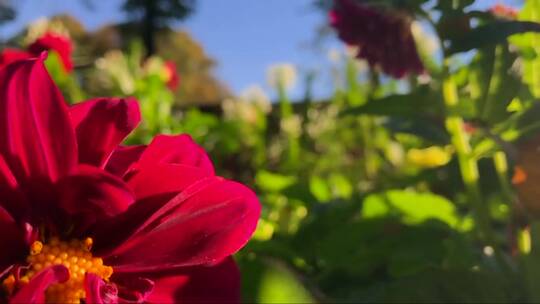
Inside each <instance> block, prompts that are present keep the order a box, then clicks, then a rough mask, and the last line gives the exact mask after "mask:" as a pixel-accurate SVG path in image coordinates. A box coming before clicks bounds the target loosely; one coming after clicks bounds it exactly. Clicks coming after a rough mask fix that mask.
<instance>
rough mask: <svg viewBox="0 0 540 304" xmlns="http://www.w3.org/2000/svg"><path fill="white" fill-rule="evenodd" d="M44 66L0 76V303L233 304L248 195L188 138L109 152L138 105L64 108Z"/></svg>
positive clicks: (252, 205)
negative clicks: (236, 256) (234, 256)
mask: <svg viewBox="0 0 540 304" xmlns="http://www.w3.org/2000/svg"><path fill="white" fill-rule="evenodd" d="M43 57H44V56H41V58H37V59H26V60H20V61H16V62H13V63H11V64H9V65H7V66H5V67H3V68H1V69H0V95H1V96H0V115H1V116H2V117H1V119H0V196H1V197H2V199H0V248H2V250H0V302H2V303H5V302H11V303H34V302H38V303H41V302H44V301H47V302H73V301H75V302H79V301H81V300H82V301H84V302H86V303H117V302H125V301H133V302H143V301H147V302H154V303H157V302H160V303H163V302H189V303H192V302H205V301H206V302H208V301H214V302H220V303H227V302H238V301H239V284H240V283H239V280H240V277H239V273H238V269H237V268H236V265H235V263H234V261H233V260H232V259H231V257H230V256H231V254H233V253H234V252H236V251H237V250H239V249H240V248H241V247H243V246H244V245H245V244H246V242H247V241H248V240H249V238H250V237H251V235H252V233H253V231H254V229H255V226H256V223H257V221H258V217H259V213H260V205H259V202H258V200H257V197H256V196H255V194H254V193H253V192H252V191H251V190H249V189H248V188H247V187H245V186H243V185H242V184H239V183H236V182H233V181H229V180H226V179H224V178H221V177H218V176H215V174H214V168H213V165H212V163H211V161H210V160H209V158H208V156H207V155H206V153H205V152H204V150H203V149H202V148H201V147H199V146H198V145H197V144H195V143H194V141H193V140H192V139H191V137H189V136H188V135H179V136H166V135H160V136H157V137H156V138H154V140H153V141H152V142H151V143H150V144H149V145H147V146H129V147H128V146H119V144H120V143H121V142H122V140H123V139H124V138H125V137H126V136H127V135H128V134H129V133H130V132H131V131H132V130H133V129H134V128H135V127H136V126H137V124H138V123H139V120H140V112H139V107H138V104H137V102H136V101H135V100H134V99H130V98H128V99H118V98H98V99H92V100H89V101H85V102H82V103H79V104H76V105H74V106H72V107H71V108H68V107H67V106H66V104H65V102H64V100H63V98H62V95H61V93H60V91H59V90H58V88H57V87H56V85H55V84H54V83H53V82H52V80H51V78H50V76H49V75H48V73H47V71H46V69H45V67H44V64H43V60H44V58H43Z"/></svg>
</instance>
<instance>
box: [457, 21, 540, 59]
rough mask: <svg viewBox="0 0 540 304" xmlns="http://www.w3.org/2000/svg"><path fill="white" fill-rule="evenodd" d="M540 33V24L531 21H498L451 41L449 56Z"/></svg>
mask: <svg viewBox="0 0 540 304" xmlns="http://www.w3.org/2000/svg"><path fill="white" fill-rule="evenodd" d="M527 32H540V24H539V23H536V22H530V21H496V22H493V23H489V24H486V25H481V26H478V27H476V28H474V29H471V30H470V31H469V32H467V33H465V34H464V35H461V36H460V37H459V38H456V39H454V40H453V41H451V44H450V48H449V50H448V53H449V54H455V53H460V52H467V51H470V50H472V49H477V48H481V47H485V46H489V45H494V44H499V43H503V42H505V41H506V39H507V38H508V37H510V36H512V35H515V34H521V33H527Z"/></svg>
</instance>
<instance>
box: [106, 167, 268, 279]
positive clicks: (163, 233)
mask: <svg viewBox="0 0 540 304" xmlns="http://www.w3.org/2000/svg"><path fill="white" fill-rule="evenodd" d="M135 205H137V204H135ZM142 209H143V210H144V208H142ZM259 214H260V205H259V202H258V200H257V197H256V196H255V194H254V193H253V192H252V191H251V190H249V189H248V188H246V187H245V186H243V185H241V184H238V183H236V182H232V181H228V180H224V179H222V178H218V177H212V178H207V179H205V180H202V181H200V182H198V183H196V184H194V185H192V186H191V187H190V188H188V189H186V190H185V191H183V192H182V193H180V194H179V195H177V196H176V197H174V198H173V199H171V200H170V201H169V202H168V203H167V204H165V205H163V206H162V207H161V208H160V209H159V210H157V211H156V212H154V213H153V214H152V215H151V216H149V218H148V219H147V220H146V221H145V222H144V223H143V224H142V225H141V226H139V227H138V229H137V230H136V231H135V232H134V233H133V234H132V236H131V237H130V238H129V239H128V240H126V241H125V242H122V244H121V245H120V246H119V247H117V248H116V249H115V250H113V252H112V253H110V254H108V255H107V260H106V262H107V264H109V265H112V266H114V268H115V272H139V271H158V270H167V269H171V268H175V267H183V266H184V267H185V266H194V265H201V264H212V263H216V262H217V261H220V260H222V259H223V258H225V257H227V256H229V255H231V254H233V253H234V252H236V251H237V250H239V249H240V248H242V246H244V245H245V244H246V243H247V241H248V240H249V238H250V237H251V234H252V233H253V231H254V230H255V227H256V224H257V220H258V218H259ZM119 224H120V226H119V227H118V228H117V229H121V223H119Z"/></svg>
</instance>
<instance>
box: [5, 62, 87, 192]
mask: <svg viewBox="0 0 540 304" xmlns="http://www.w3.org/2000/svg"><path fill="white" fill-rule="evenodd" d="M0 154H2V155H3V156H4V159H5V160H6V163H7V164H8V165H9V167H10V168H11V170H12V172H13V174H14V175H15V177H16V178H17V180H19V181H20V180H28V179H30V178H32V179H34V180H35V179H45V180H50V181H55V180H57V179H58V178H59V177H61V176H63V175H66V174H67V173H69V172H70V171H71V170H72V168H73V167H74V166H75V164H76V162H77V144H76V140H75V133H74V131H73V129H72V127H71V122H70V120H69V116H68V112H67V107H66V104H65V102H64V99H63V98H62V95H61V94H60V91H59V90H58V88H57V87H56V85H55V84H54V83H53V81H52V80H51V78H50V76H49V74H48V73H47V71H46V69H45V66H44V65H43V56H42V57H41V58H38V59H29V60H23V61H17V62H15V63H12V64H10V65H8V66H7V67H5V68H3V69H0Z"/></svg>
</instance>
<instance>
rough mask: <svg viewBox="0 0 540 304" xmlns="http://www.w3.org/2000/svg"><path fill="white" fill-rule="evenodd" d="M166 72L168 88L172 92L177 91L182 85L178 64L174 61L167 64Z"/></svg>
mask: <svg viewBox="0 0 540 304" xmlns="http://www.w3.org/2000/svg"><path fill="white" fill-rule="evenodd" d="M165 71H166V73H167V87H168V88H169V89H170V90H171V91H176V89H177V88H178V85H179V84H180V76H179V75H178V72H177V71H176V64H175V63H174V62H173V61H170V60H169V61H166V62H165Z"/></svg>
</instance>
